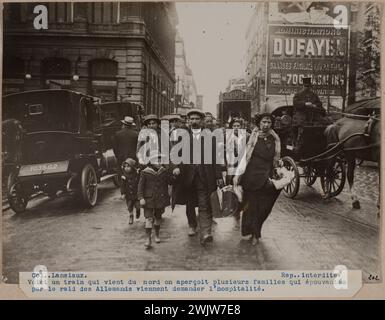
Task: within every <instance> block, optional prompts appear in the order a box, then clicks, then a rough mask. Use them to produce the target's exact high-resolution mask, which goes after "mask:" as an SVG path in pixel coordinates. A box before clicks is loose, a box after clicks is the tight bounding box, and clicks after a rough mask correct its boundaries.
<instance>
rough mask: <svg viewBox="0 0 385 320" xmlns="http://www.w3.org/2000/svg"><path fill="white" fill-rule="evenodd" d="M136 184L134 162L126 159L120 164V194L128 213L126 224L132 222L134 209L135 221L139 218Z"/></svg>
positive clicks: (137, 177)
mask: <svg viewBox="0 0 385 320" xmlns="http://www.w3.org/2000/svg"><path fill="white" fill-rule="evenodd" d="M138 183H139V173H138V168H137V164H136V161H135V160H134V159H131V158H127V159H126V160H125V161H124V162H123V163H122V184H121V187H120V193H121V194H122V195H124V196H125V198H126V203H127V210H128V212H129V219H128V223H129V224H132V223H133V222H134V207H135V208H136V219H139V216H140V206H139V201H138V194H137V192H138Z"/></svg>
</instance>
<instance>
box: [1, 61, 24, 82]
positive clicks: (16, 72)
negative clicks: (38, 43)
mask: <svg viewBox="0 0 385 320" xmlns="http://www.w3.org/2000/svg"><path fill="white" fill-rule="evenodd" d="M24 74H25V63H24V60H23V59H21V58H18V57H15V56H11V57H7V56H5V57H4V60H3V78H4V79H9V78H24Z"/></svg>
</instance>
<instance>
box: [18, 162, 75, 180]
mask: <svg viewBox="0 0 385 320" xmlns="http://www.w3.org/2000/svg"><path fill="white" fill-rule="evenodd" d="M68 164H69V161H68V160H67V161H58V162H50V163H39V164H30V165H25V166H21V168H20V171H19V177H27V176H35V175H42V174H52V173H63V172H67V170H68Z"/></svg>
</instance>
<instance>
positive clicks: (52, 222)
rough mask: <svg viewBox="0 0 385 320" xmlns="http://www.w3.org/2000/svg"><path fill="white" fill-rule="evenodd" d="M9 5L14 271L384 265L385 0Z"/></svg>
mask: <svg viewBox="0 0 385 320" xmlns="http://www.w3.org/2000/svg"><path fill="white" fill-rule="evenodd" d="M2 11H3V15H2V16H3V18H2V37H3V50H2V59H3V64H2V103H1V110H2V143H1V144H2V231H1V232H2V239H1V240H2V245H1V246H2V266H1V267H2V274H1V282H3V283H5V284H18V283H19V273H20V272H32V271H33V270H34V269H35V268H36V267H39V268H41V267H44V268H46V269H45V270H48V271H49V272H51V271H58V272H59V271H62V272H71V271H73V272H75V271H85V272H88V271H89V272H93V271H97V272H104V271H108V272H113V271H119V272H132V271H169V272H173V271H186V272H188V271H234V272H237V273H240V274H241V273H242V272H246V271H271V270H334V269H335V268H336V267H337V266H344V267H345V268H346V269H347V270H361V271H362V282H363V283H364V284H365V283H381V282H382V281H383V275H382V272H381V268H382V264H381V258H383V256H382V255H381V233H380V225H381V221H382V219H383V217H382V216H381V213H380V153H381V129H380V128H381V124H380V122H381V106H382V104H384V102H383V101H382V100H381V92H382V91H381V90H382V89H381V68H380V67H381V63H380V55H381V45H382V46H383V44H382V43H381V37H383V34H381V31H383V30H384V28H383V27H382V29H381V19H382V20H383V4H382V3H380V2H358V1H357V2H335V1H326V2H308V1H304V2H267V1H266V2H265V1H257V2H187V1H181V2H161V1H160V2H128V1H121V2H119V1H113V2H8V3H7V2H4V3H3V4H2ZM382 250H383V249H382Z"/></svg>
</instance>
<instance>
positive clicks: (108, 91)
mask: <svg viewBox="0 0 385 320" xmlns="http://www.w3.org/2000/svg"><path fill="white" fill-rule="evenodd" d="M89 70H90V87H91V94H92V95H94V96H96V97H99V98H101V99H102V100H103V101H116V98H117V88H118V82H117V79H116V76H117V74H118V63H117V62H116V61H114V60H110V59H94V60H91V61H90V63H89Z"/></svg>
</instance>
